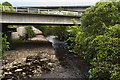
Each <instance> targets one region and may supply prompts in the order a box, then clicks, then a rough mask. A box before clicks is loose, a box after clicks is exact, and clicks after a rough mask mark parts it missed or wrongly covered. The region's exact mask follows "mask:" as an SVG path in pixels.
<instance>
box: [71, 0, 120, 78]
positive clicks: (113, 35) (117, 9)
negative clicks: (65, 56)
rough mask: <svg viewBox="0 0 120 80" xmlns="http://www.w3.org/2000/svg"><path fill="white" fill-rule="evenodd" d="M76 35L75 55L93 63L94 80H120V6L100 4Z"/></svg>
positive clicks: (89, 11) (84, 18)
mask: <svg viewBox="0 0 120 80" xmlns="http://www.w3.org/2000/svg"><path fill="white" fill-rule="evenodd" d="M74 30H75V29H74ZM76 32H77V33H76ZM73 34H75V36H74V37H73V39H71V40H73V43H72V44H73V49H72V50H71V51H73V52H76V53H78V54H81V55H82V56H83V57H84V59H86V60H87V61H88V62H89V63H90V65H91V69H90V70H89V74H90V76H89V77H90V78H91V79H100V80H101V79H106V80H107V79H108V80H109V79H110V80H119V79H120V45H119V44H120V2H98V3H97V4H96V5H95V6H91V7H90V8H88V9H87V10H86V12H85V13H84V14H82V17H81V26H80V27H79V28H78V29H76V30H75V32H73Z"/></svg>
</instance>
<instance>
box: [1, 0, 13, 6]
mask: <svg viewBox="0 0 120 80" xmlns="http://www.w3.org/2000/svg"><path fill="white" fill-rule="evenodd" d="M2 5H3V6H12V4H11V3H9V2H7V1H6V2H3V3H2Z"/></svg>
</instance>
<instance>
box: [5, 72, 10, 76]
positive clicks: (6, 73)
mask: <svg viewBox="0 0 120 80" xmlns="http://www.w3.org/2000/svg"><path fill="white" fill-rule="evenodd" d="M4 74H5V75H8V74H12V72H4Z"/></svg>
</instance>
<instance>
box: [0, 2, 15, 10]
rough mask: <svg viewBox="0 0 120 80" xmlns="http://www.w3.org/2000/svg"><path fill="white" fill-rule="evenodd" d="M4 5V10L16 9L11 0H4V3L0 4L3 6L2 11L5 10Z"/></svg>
mask: <svg viewBox="0 0 120 80" xmlns="http://www.w3.org/2000/svg"><path fill="white" fill-rule="evenodd" d="M3 6H4V11H15V9H14V8H13V6H12V4H10V3H9V2H3V3H2V5H0V7H1V9H0V11H2V10H3Z"/></svg>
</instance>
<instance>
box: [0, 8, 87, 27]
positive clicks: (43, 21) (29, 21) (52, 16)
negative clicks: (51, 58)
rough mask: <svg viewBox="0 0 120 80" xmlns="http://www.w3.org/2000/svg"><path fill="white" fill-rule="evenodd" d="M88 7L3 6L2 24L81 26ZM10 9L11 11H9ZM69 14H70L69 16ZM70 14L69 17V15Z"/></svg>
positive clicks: (0, 20)
mask: <svg viewBox="0 0 120 80" xmlns="http://www.w3.org/2000/svg"><path fill="white" fill-rule="evenodd" d="M6 7H7V8H6ZM86 8H88V6H86V7H78V6H77V7H75V6H74V7H10V6H3V7H2V9H1V11H0V13H1V14H2V15H0V16H1V17H2V19H0V23H2V24H3V26H4V28H3V29H6V27H5V26H7V25H34V24H35V25H37V24H38V25H74V24H73V22H72V19H75V20H76V22H77V23H78V24H80V17H81V13H83V12H85V10H86ZM7 9H9V10H7ZM68 13H69V14H68ZM67 14H68V15H67Z"/></svg>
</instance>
